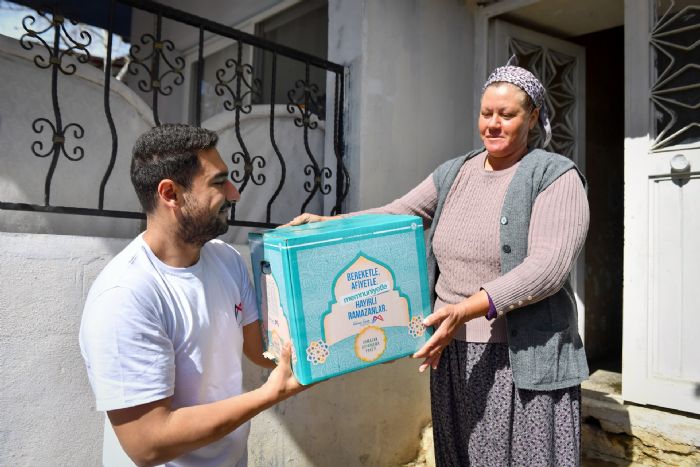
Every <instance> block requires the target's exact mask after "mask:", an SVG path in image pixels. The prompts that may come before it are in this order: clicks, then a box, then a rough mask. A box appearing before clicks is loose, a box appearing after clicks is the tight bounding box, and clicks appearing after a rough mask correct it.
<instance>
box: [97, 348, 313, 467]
mask: <svg viewBox="0 0 700 467" xmlns="http://www.w3.org/2000/svg"><path fill="white" fill-rule="evenodd" d="M291 353H292V352H291V347H290V346H289V344H288V345H287V346H285V348H284V349H283V351H282V357H281V358H280V362H279V364H278V365H277V368H275V369H274V370H272V372H271V373H270V377H269V378H268V379H267V382H266V383H265V384H264V385H263V386H262V387H260V388H258V389H255V390H253V391H250V392H246V393H243V394H241V395H239V396H234V397H230V398H228V399H224V400H220V401H217V402H211V403H209V404H202V405H195V406H190V407H180V408H177V409H174V408H173V407H172V399H173V398H172V397H167V398H165V399H161V400H158V401H154V402H150V403H147V404H142V405H138V406H134V407H127V408H124V409H116V410H110V411H108V412H107V415H108V417H109V420H110V422H111V423H112V426H113V427H114V432H115V433H116V435H117V438H118V439H119V442H120V443H121V445H122V447H123V448H124V451H125V452H126V453H127V455H128V456H129V457H130V458H131V460H133V461H134V463H135V464H137V465H160V464H163V463H165V462H167V461H169V460H172V459H175V458H176V457H179V456H181V455H183V454H185V453H188V452H190V451H193V450H195V449H198V448H201V447H203V446H206V445H207V444H209V443H212V442H214V441H216V440H218V439H221V438H222V437H223V436H225V435H227V434H228V433H230V432H232V431H233V430H235V429H236V428H238V427H239V426H241V425H242V424H243V423H245V422H247V421H248V420H250V419H251V418H253V417H254V416H255V415H257V414H258V413H260V412H262V411H263V410H265V409H267V408H268V407H272V406H273V405H275V404H276V403H277V402H280V401H282V400H284V399H287V398H288V397H291V396H293V395H294V394H297V393H299V392H301V391H303V390H304V389H307V388H308V387H311V386H302V385H301V384H299V382H298V381H297V379H296V378H295V377H294V375H293V374H292V368H291V364H290V360H291Z"/></svg>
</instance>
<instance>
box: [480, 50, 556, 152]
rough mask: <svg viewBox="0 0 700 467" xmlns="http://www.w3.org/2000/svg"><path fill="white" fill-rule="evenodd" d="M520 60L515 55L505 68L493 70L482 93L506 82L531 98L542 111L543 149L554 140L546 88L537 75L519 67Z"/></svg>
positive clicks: (540, 118)
mask: <svg viewBox="0 0 700 467" xmlns="http://www.w3.org/2000/svg"><path fill="white" fill-rule="evenodd" d="M517 61H518V59H517V58H516V56H515V55H513V56H512V57H511V58H510V60H508V63H507V64H506V65H505V66H501V67H498V68H496V69H495V70H493V73H491V76H489V79H487V80H486V83H484V87H483V89H482V92H484V91H485V90H486V88H487V87H489V86H490V85H491V84H493V83H498V82H504V83H510V84H514V85H516V86H517V87H519V88H520V89H522V90H523V91H525V93H526V94H527V95H528V96H530V99H532V102H533V103H534V104H535V107H538V108H539V109H540V117H539V125H540V127H541V128H542V131H544V141H543V143H542V147H546V146H547V145H548V144H549V141H550V140H551V139H552V126H551V125H550V123H549V114H548V112H547V103H546V102H545V100H544V94H545V90H544V86H542V83H540V81H539V80H538V79H537V78H535V75H533V74H532V73H530V72H529V71H527V70H526V69H525V68H520V67H519V66H517Z"/></svg>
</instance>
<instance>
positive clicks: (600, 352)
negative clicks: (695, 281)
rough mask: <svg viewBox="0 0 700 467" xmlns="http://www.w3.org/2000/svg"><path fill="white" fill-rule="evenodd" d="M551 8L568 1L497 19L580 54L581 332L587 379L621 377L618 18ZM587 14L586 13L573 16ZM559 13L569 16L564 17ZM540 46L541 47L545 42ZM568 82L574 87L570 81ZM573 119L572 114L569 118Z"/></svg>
mask: <svg viewBox="0 0 700 467" xmlns="http://www.w3.org/2000/svg"><path fill="white" fill-rule="evenodd" d="M550 3H556V4H558V5H559V4H563V3H567V2H564V1H563V0H554V1H541V2H537V3H536V4H534V5H532V6H526V7H524V8H520V9H517V10H513V11H511V12H509V13H507V14H504V15H501V16H499V17H498V19H499V20H501V21H505V22H508V23H511V24H513V25H516V26H518V27H520V28H527V29H529V30H531V31H532V32H533V33H532V36H531V37H532V38H535V40H536V37H538V36H542V35H547V36H550V37H551V38H553V39H560V40H562V41H565V42H568V43H573V44H576V45H577V46H579V47H582V48H583V49H584V50H585V79H580V80H579V81H578V82H579V83H583V84H582V86H583V87H584V88H585V89H583V90H578V91H579V92H572V93H571V94H572V95H578V96H584V97H582V98H580V99H581V101H580V102H577V103H576V105H577V106H583V110H584V112H583V114H584V116H583V117H582V118H583V119H584V121H585V125H584V127H585V130H584V131H582V132H581V133H582V134H583V135H584V136H583V142H582V143H583V144H581V146H582V147H583V151H582V152H583V154H582V155H579V158H578V164H579V166H580V167H581V168H583V169H584V170H585V176H586V179H587V182H588V185H587V190H588V199H589V205H590V213H591V215H590V226H589V230H588V237H587V240H586V245H585V249H584V252H583V253H582V255H581V256H582V258H581V259H582V261H581V263H582V264H583V265H584V267H583V268H582V271H579V272H580V273H582V274H583V281H582V283H583V290H582V291H580V292H583V293H580V292H577V295H580V297H581V298H582V300H583V305H584V306H583V307H582V309H584V310H585V319H584V320H583V326H582V331H583V335H584V341H585V347H586V355H587V357H588V363H589V367H590V370H591V373H593V372H594V371H596V370H599V369H603V370H608V371H614V372H621V370H622V273H623V232H624V229H623V226H624V224H623V221H624V139H625V126H624V119H625V107H624V106H625V102H624V29H623V27H622V26H621V25H622V22H623V17H622V11H621V10H620V11H619V12H617V11H612V10H604V9H598V11H597V12H595V13H594V11H595V10H596V7H595V5H593V4H591V5H589V6H585V5H584V4H581V3H577V4H576V6H575V8H573V7H572V6H573V3H572V2H568V3H567V5H568V7H567V8H560V9H559V10H558V14H557V15H554V14H553V13H552V11H554V10H557V9H554V10H552V9H548V8H547V5H549V4H550ZM593 3H595V2H593ZM560 6H561V5H560ZM569 7H571V8H569ZM589 7H590V10H591V11H589V12H586V11H578V10H580V9H581V8H584V9H586V8H589ZM562 12H568V13H569V15H568V16H570V17H567V18H563V17H562ZM596 15H597V16H596ZM601 15H604V16H601ZM587 18H588V21H587V20H586V19H587ZM495 23H497V22H495ZM492 29H493V28H490V30H492ZM496 29H497V28H496ZM542 37H544V36H542ZM553 39H550V42H551V41H552V40H553ZM543 41H544V39H543ZM541 45H542V46H543V47H545V46H546V44H545V42H543V43H542V44H541ZM495 46H496V47H498V46H499V45H498V44H495ZM498 64H502V63H497V65H498ZM531 71H532V70H531ZM536 74H537V73H536ZM570 83H572V85H574V86H577V84H576V83H575V81H573V80H572V81H570ZM570 113H571V114H572V115H573V111H571V112H570ZM578 115H581V113H578ZM553 130H554V131H556V129H555V128H553ZM581 133H580V134H581ZM577 137H580V136H577ZM555 151H556V150H555ZM556 152H561V151H556ZM569 157H571V156H569ZM572 159H574V160H577V159H576V158H574V157H572ZM581 159H583V160H581Z"/></svg>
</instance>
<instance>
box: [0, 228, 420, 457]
mask: <svg viewBox="0 0 700 467" xmlns="http://www.w3.org/2000/svg"><path fill="white" fill-rule="evenodd" d="M128 242H129V240H128V239H112V238H95V237H78V236H62V235H33V234H13V233H3V232H0V245H2V249H1V250H0V264H2V265H3V266H2V271H1V272H0V286H1V287H2V293H0V310H3V312H2V313H0V349H2V350H1V351H0V373H1V374H2V376H3V377H2V380H1V382H0V385H1V386H0V388H1V389H0V404H1V405H2V407H3V410H1V411H0V445H1V446H2V447H3V448H2V449H0V465H98V464H99V463H100V459H101V452H102V444H101V443H102V423H103V420H104V418H103V415H102V414H100V413H97V412H95V409H94V400H93V397H92V393H91V390H90V388H89V384H88V381H87V376H86V373H85V368H84V366H83V361H82V358H81V356H80V349H79V347H78V330H79V325H80V316H81V313H82V306H83V302H84V300H85V297H86V296H87V292H88V290H89V287H90V284H91V283H92V282H93V280H94V278H95V277H96V276H97V274H98V273H99V271H100V270H101V269H102V268H103V267H104V266H105V265H106V264H107V262H108V261H109V260H110V259H111V258H112V257H113V256H114V255H115V254H116V253H117V252H119V251H120V250H121V249H122V248H123V247H124V246H125V245H126V244H127V243H128ZM237 248H238V249H239V251H241V253H242V254H243V256H244V258H248V249H247V247H246V246H240V245H239V246H237ZM267 374H268V373H267V370H262V369H258V368H257V367H253V366H252V365H249V364H248V365H246V366H245V367H244V387H245V388H246V389H247V390H250V389H253V388H256V387H258V386H260V385H261V384H262V383H263V382H264V381H265V380H266V378H267ZM427 394H428V375H427V374H422V375H419V374H418V372H417V364H416V362H414V361H410V360H404V361H400V362H396V363H392V364H388V365H379V366H377V367H373V368H370V369H367V370H363V371H361V372H357V373H352V374H348V375H344V376H342V377H339V378H337V379H335V380H331V381H328V382H325V383H322V384H319V385H318V386H316V387H313V388H311V389H310V390H308V391H307V392H305V393H303V394H301V395H300V396H298V397H296V398H294V399H290V400H288V401H285V402H284V403H282V404H281V405H279V406H277V407H275V408H273V409H270V410H268V411H266V412H264V413H263V414H261V415H259V416H258V417H257V418H256V419H255V420H254V422H253V428H252V434H251V437H250V442H249V455H250V460H251V465H256V466H268V465H290V466H306V465H397V464H400V463H403V462H407V461H409V460H410V459H412V458H413V457H414V456H415V454H416V452H417V450H418V436H419V433H420V429H421V427H422V426H423V425H425V423H427V421H428V420H429V417H428V415H427V414H428V413H429V411H428V410H429V408H428V398H427Z"/></svg>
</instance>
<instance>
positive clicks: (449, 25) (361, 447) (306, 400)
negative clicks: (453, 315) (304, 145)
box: [0, 0, 474, 465]
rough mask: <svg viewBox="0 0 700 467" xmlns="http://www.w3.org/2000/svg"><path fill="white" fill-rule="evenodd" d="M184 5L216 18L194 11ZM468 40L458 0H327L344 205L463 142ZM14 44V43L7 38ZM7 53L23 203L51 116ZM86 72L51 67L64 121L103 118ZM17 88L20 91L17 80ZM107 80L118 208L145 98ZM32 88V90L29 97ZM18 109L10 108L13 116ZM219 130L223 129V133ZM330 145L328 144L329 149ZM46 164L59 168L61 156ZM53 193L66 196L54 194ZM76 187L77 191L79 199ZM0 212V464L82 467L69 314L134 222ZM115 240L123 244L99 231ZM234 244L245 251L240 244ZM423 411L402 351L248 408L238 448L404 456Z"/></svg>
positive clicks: (78, 363) (90, 457)
mask: <svg viewBox="0 0 700 467" xmlns="http://www.w3.org/2000/svg"><path fill="white" fill-rule="evenodd" d="M220 3H222V2H219V3H217V5H218V4H220ZM249 3H251V2H249ZM188 5H190V3H188ZM182 6H183V7H184V5H182ZM248 6H250V5H248ZM208 11H211V10H208ZM195 13H197V12H195ZM198 14H201V15H203V16H208V17H212V18H213V19H215V20H217V21H218V20H220V18H217V17H215V16H212V15H210V14H208V13H207V12H206V11H201V12H199V13H198ZM471 34H472V20H471V14H470V12H469V11H468V7H467V6H466V5H465V4H464V3H463V2H454V1H448V0H439V1H434V2H419V1H397V0H394V1H372V2H369V1H363V2H358V1H354V0H352V1H351V0H343V1H341V0H331V1H330V2H329V57H328V58H329V60H331V61H335V62H338V63H343V64H345V65H347V66H348V68H349V71H348V90H347V94H346V102H347V111H348V113H347V116H348V120H347V121H346V123H347V128H348V129H347V133H346V142H347V146H348V148H347V154H346V157H347V160H348V165H349V167H350V171H351V185H350V195H349V198H348V200H347V206H348V209H350V210H355V209H359V208H366V207H371V206H376V205H379V204H382V203H384V202H386V201H389V200H391V199H393V198H395V197H397V196H400V195H402V194H403V193H405V192H406V191H408V190H409V189H410V188H412V187H413V186H414V185H416V184H417V183H418V182H419V181H420V180H421V179H423V178H424V177H426V176H427V175H428V174H429V173H430V172H431V171H432V170H433V168H435V167H436V166H437V165H438V164H439V163H440V162H441V161H443V160H446V159H448V158H450V157H453V156H455V155H458V154H460V153H463V152H465V151H466V150H467V149H469V148H470V147H471V146H472V141H471V140H470V135H471V131H470V130H469V129H470V128H471V126H473V124H474V118H473V117H472V114H473V105H472V97H471V96H472V86H473V83H472V78H471V68H470V67H471V65H470V63H471V54H472V50H471V46H470V37H471ZM3 40H4V39H3ZM0 45H2V43H0ZM16 46H17V44H16V42H15V43H14V45H13V47H16ZM13 50H15V51H17V50H19V52H20V53H23V52H24V51H22V50H21V49H20V48H19V47H16V49H13ZM13 54H14V57H15V58H7V57H4V56H3V57H2V58H0V59H2V60H6V64H7V66H5V64H3V66H2V67H0V70H8V69H13V70H21V71H20V74H19V75H18V76H15V77H13V75H12V74H11V73H9V72H8V73H7V76H6V75H4V74H3V75H2V79H3V80H4V81H3V86H2V88H1V89H2V94H0V96H2V97H0V99H2V101H1V102H0V104H2V105H0V112H5V111H4V110H1V109H12V110H14V112H13V113H3V114H0V117H1V119H2V125H0V131H3V132H4V131H5V130H6V129H11V133H0V138H1V140H2V141H3V146H4V147H6V148H7V147H8V146H6V145H7V142H8V141H9V142H11V143H12V144H16V145H17V146H16V147H15V146H10V147H11V150H12V151H15V152H17V153H19V154H27V156H26V157H24V158H23V159H20V160H19V161H18V162H17V163H15V164H14V165H12V166H11V168H12V170H13V171H11V172H10V173H8V174H7V175H6V173H5V172H3V173H2V174H1V175H0V177H2V178H1V179H0V180H2V185H1V186H0V191H2V193H3V196H4V195H5V194H6V193H15V192H13V191H11V190H16V192H17V193H19V190H20V189H22V188H24V189H28V188H31V189H32V190H33V191H32V193H33V194H32V196H33V197H32V198H31V202H36V203H39V204H41V202H42V201H43V198H42V194H43V191H42V187H43V183H42V182H43V176H44V174H45V173H46V168H45V167H44V166H41V168H40V169H37V168H31V169H29V168H27V167H25V165H29V167H32V166H31V164H36V163H37V161H34V160H33V159H35V158H33V157H32V156H31V155H30V152H29V150H28V148H27V147H26V145H27V141H29V142H31V141H34V139H37V137H36V135H34V134H33V132H32V130H31V122H32V120H33V118H36V117H39V116H50V115H51V108H50V106H47V105H48V103H50V94H49V85H48V81H46V79H47V77H46V76H45V75H49V72H47V71H46V70H38V69H36V67H33V65H32V64H26V63H23V62H22V61H21V60H25V61H26V57H25V58H22V59H21V60H18V59H17V58H16V57H17V56H18V55H17V53H15V52H13ZM29 55H30V58H31V56H33V55H31V54H29ZM7 60H9V61H7ZM32 67H33V68H32ZM93 71H94V73H93V72H92V71H86V73H88V74H89V73H92V75H89V76H88V75H85V76H88V78H89V79H87V81H86V82H84V83H82V82H81V81H80V80H82V79H84V75H83V74H82V72H79V73H77V74H76V76H73V77H64V76H62V75H61V76H59V83H60V85H59V94H60V96H61V97H60V98H61V106H62V109H65V112H64V115H65V116H66V118H67V121H79V122H96V121H97V119H98V118H99V119H103V118H104V117H103V107H102V100H101V94H100V83H101V74H100V73H99V71H98V70H93ZM15 72H16V71H15ZM35 80H44V81H41V82H38V81H37V82H35ZM78 83H82V84H78ZM10 84H11V85H10ZM25 84H26V85H28V86H30V87H29V89H28V90H27V89H25V88H24V87H23V86H24V85H25ZM112 86H113V89H112V92H113V95H114V93H116V94H118V95H119V96H121V97H120V98H119V99H121V100H120V101H119V103H114V102H113V104H112V105H113V107H114V108H113V112H114V113H115V120H116V121H117V126H118V131H120V132H121V131H122V130H120V129H119V128H120V127H119V125H125V126H126V127H127V129H125V130H123V131H124V132H125V133H123V134H124V135H126V136H122V133H120V147H119V158H118V161H119V162H118V167H117V168H115V175H114V177H115V178H114V179H113V182H112V181H111V182H110V184H111V183H115V185H114V188H110V190H115V191H114V192H110V196H111V199H112V201H115V202H116V201H117V200H122V198H121V197H122V196H123V197H124V200H123V201H124V203H127V202H133V200H134V199H135V198H133V199H132V198H129V197H130V196H131V187H130V184H129V183H128V177H127V176H126V175H125V174H126V173H127V172H128V169H127V167H128V159H129V152H130V149H131V145H132V144H133V138H135V136H136V135H137V134H139V133H140V132H141V131H142V130H143V129H145V128H146V127H147V126H150V124H151V121H150V116H149V115H150V113H149V112H148V105H147V104H146V103H145V102H142V101H140V100H139V99H138V97H137V96H136V94H134V93H133V92H131V91H130V90H129V89H126V88H125V87H124V86H123V85H122V84H121V83H117V82H113V84H112ZM117 88H118V89H117ZM122 88H124V89H122ZM36 89H41V90H42V91H41V94H40V93H38V92H36ZM44 90H45V91H44ZM5 91H12V92H5ZM64 92H65V93H66V94H65V95H64ZM19 96H22V97H23V98H24V99H25V100H22V99H21V98H20V97H19ZM33 96H35V97H33ZM26 99H30V100H26ZM33 99H35V100H33ZM93 102H94V103H93ZM28 104H31V105H32V106H34V107H37V109H38V108H39V106H43V107H41V111H39V110H37V111H36V116H35V115H34V111H31V112H30V111H29V110H27V109H30V110H31V108H30V107H29V106H28ZM64 106H65V107H64ZM17 109H24V113H26V114H27V115H23V114H22V112H21V111H20V112H17ZM213 119H216V117H214V118H213ZM100 121H101V120H100ZM164 121H167V120H164ZM215 123H216V122H215V121H214V120H212V121H210V122H209V124H211V125H214V126H216V125H215ZM100 125H101V128H102V131H103V132H102V133H100V132H98V131H97V130H94V132H93V133H89V131H90V130H88V128H87V127H86V135H88V134H90V135H91V136H90V139H89V140H88V139H86V140H85V142H84V147H85V148H86V159H87V158H88V155H91V154H100V157H103V158H104V160H108V158H109V151H110V147H111V140H110V136H109V131H108V127H107V124H106V121H105V122H104V124H102V123H100ZM217 125H218V126H219V127H220V128H219V129H223V128H224V127H225V125H224V124H217ZM251 131H253V130H251ZM328 131H329V130H327V133H328ZM327 133H326V134H327ZM18 135H21V136H18ZM86 138H87V136H86ZM92 138H94V139H92ZM14 140H16V141H17V142H16V143H14V142H13V141H14ZM225 140H226V137H223V138H222V142H224V143H225ZM321 141H322V139H321V140H319V141H317V142H316V143H314V144H318V145H320V144H322V142H321ZM328 144H329V142H328V138H326V141H325V145H326V147H327V148H328ZM6 150H8V149H3V151H6ZM326 152H328V151H326ZM3 154H4V155H7V154H9V152H3ZM37 159H38V158H37ZM39 162H40V163H46V161H45V160H39ZM64 162H66V163H65V164H64ZM84 163H85V161H83V162H76V163H71V164H75V165H74V166H72V167H70V170H68V169H66V170H67V172H66V173H65V174H63V175H62V177H63V180H64V182H63V185H64V186H71V181H72V180H73V181H74V180H77V179H78V177H80V178H82V177H85V176H86V175H85V173H84V172H82V169H80V167H82V165H79V164H84ZM60 164H64V165H67V161H61V162H60ZM60 164H59V166H60ZM95 170H96V171H97V172H99V173H101V171H100V170H98V169H95ZM102 170H103V169H102ZM37 173H38V174H40V175H39V176H37ZM117 173H121V175H117ZM92 175H93V174H91V173H90V174H89V175H88V176H89V177H92ZM57 177H58V175H57ZM57 179H58V178H57ZM55 183H57V184H58V182H55ZM110 186H111V185H110ZM127 187H128V188H127ZM34 191H36V194H34ZM249 193H253V192H252V191H251V192H249ZM18 196H19V195H18ZM57 196H58V195H57ZM66 196H68V197H70V196H72V195H70V194H69V192H68V193H67V194H66ZM80 196H81V198H79V200H82V199H83V197H86V195H84V194H81V195H80ZM86 198H87V197H86ZM52 199H53V198H52ZM58 199H60V198H58ZM89 199H90V200H91V199H93V198H89ZM94 199H95V200H96V195H95V196H94ZM128 199H131V201H128ZM10 201H15V200H14V199H11V200H10ZM68 201H70V199H68V200H66V202H68ZM95 202H96V201H95ZM120 202H121V201H120ZM90 207H94V206H90ZM115 208H116V207H115ZM1 219H2V223H0V244H2V245H3V248H2V249H1V250H0V262H1V264H3V268H2V270H0V285H2V293H0V309H2V310H5V312H4V313H3V314H2V315H1V317H0V349H2V350H1V351H0V362H1V363H0V365H1V366H2V368H1V370H2V373H3V383H2V384H3V389H2V391H1V392H0V401H2V402H3V403H4V407H6V410H4V411H3V412H2V414H0V445H2V446H4V447H5V449H3V450H2V452H1V453H0V464H2V465H18V464H21V465H96V464H98V463H99V458H100V456H101V437H102V420H103V416H102V415H101V414H98V413H96V412H95V411H94V402H93V399H92V394H91V392H90V389H89V386H88V383H87V378H86V375H85V369H84V366H83V362H82V359H81V357H80V354H79V349H78V344H77V334H78V327H79V322H80V315H81V312H82V306H83V301H84V299H85V297H86V295H87V291H88V289H89V286H90V284H91V283H92V281H93V280H94V278H95V277H96V275H97V274H98V273H99V271H100V270H101V269H102V267H103V266H104V265H105V264H106V263H107V262H108V261H109V260H110V259H111V258H112V257H113V256H114V255H115V254H116V253H117V252H118V251H119V250H120V249H121V248H123V246H125V245H126V244H127V243H128V241H129V239H130V238H131V237H133V236H134V235H135V234H136V233H137V232H138V231H139V230H141V228H142V224H141V222H140V221H124V220H114V219H98V218H85V219H83V218H81V217H78V216H72V215H58V214H51V215H46V214H41V215H39V214H31V213H15V212H11V211H3V212H2V217H1ZM233 230H235V229H232V231H233ZM17 232H21V233H17ZM32 232H46V233H50V234H51V235H37V234H34V233H32ZM55 234H78V235H81V236H70V235H55ZM114 236H116V237H121V238H107V237H114ZM225 239H228V240H229V241H232V239H229V238H227V237H225ZM233 240H235V239H233ZM237 248H239V250H240V251H241V252H242V253H243V256H244V257H246V256H247V248H246V247H245V246H243V245H237ZM244 373H245V380H244V384H245V387H246V388H247V389H252V388H254V387H258V386H259V385H260V384H262V382H264V380H265V378H266V375H267V373H266V371H264V370H260V369H257V368H253V367H251V366H249V365H248V366H246V367H245V370H244ZM429 419H430V409H429V395H428V375H427V374H422V375H420V374H418V372H417V362H415V361H411V360H409V359H404V360H402V361H399V362H396V363H393V364H390V365H380V366H376V367H373V368H370V369H367V370H363V371H361V372H357V373H352V374H348V375H345V376H342V377H340V378H337V379H334V380H331V381H328V382H326V383H323V384H320V385H318V386H317V387H314V388H312V389H311V390H309V391H308V392H306V393H304V394H301V395H300V396H298V397H296V398H294V399H291V400H288V401H286V402H285V403H283V404H281V405H279V406H276V407H275V408H273V409H270V410H268V411H266V412H265V413H263V414H261V415H260V416H258V417H257V418H256V419H255V420H254V422H253V428H252V433H251V438H250V443H249V452H250V459H251V464H252V465H282V464H283V465H396V464H400V463H403V462H408V461H410V460H411V459H412V458H413V457H414V456H415V455H416V453H417V451H418V445H419V435H420V433H421V428H422V427H423V426H425V425H426V424H427V423H428V421H429ZM66 427H71V429H70V430H66Z"/></svg>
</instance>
